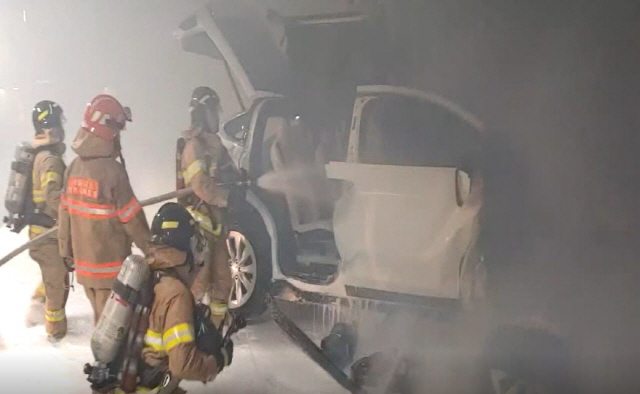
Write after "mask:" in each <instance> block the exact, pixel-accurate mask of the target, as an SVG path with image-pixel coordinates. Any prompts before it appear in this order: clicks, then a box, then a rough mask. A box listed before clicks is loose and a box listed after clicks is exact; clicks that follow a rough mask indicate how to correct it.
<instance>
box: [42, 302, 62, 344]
mask: <svg viewBox="0 0 640 394" xmlns="http://www.w3.org/2000/svg"><path fill="white" fill-rule="evenodd" d="M45 320H46V322H45V324H44V328H45V330H46V331H47V337H48V339H49V342H58V341H59V340H61V339H62V338H64V337H65V335H67V316H66V314H65V311H64V308H63V309H60V310H57V311H50V310H47V311H45Z"/></svg>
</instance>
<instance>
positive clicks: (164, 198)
mask: <svg viewBox="0 0 640 394" xmlns="http://www.w3.org/2000/svg"><path fill="white" fill-rule="evenodd" d="M191 193H193V189H192V188H191V187H186V188H184V189H180V190H176V191H172V192H169V193H165V194H161V195H159V196H155V197H151V198H148V199H146V200H143V201H140V205H141V206H143V207H146V206H149V205H154V204H158V203H161V202H164V201H167V200H171V199H174V198H181V197H185V196H188V195H189V194H191ZM57 231H58V226H55V227H52V228H50V229H49V230H47V231H45V232H44V233H42V234H40V235H38V236H37V237H35V238H33V239H32V240H30V241H29V242H26V243H24V244H23V245H21V246H20V247H18V248H16V249H14V250H13V251H12V252H11V253H9V254H7V255H6V256H4V257H3V258H2V259H0V267H1V266H2V265H4V264H5V263H7V262H8V261H10V260H11V259H13V258H14V257H16V256H17V255H19V254H20V253H22V252H24V251H25V250H27V249H29V248H31V247H33V246H36V245H40V244H41V243H43V242H44V241H46V240H47V239H49V238H50V237H51V236H52V235H54V234H55V233H56V232H57Z"/></svg>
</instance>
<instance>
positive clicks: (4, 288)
mask: <svg viewBox="0 0 640 394" xmlns="http://www.w3.org/2000/svg"><path fill="white" fill-rule="evenodd" d="M26 240H27V237H26V236H25V235H24V234H22V235H17V234H14V233H11V232H9V231H8V230H7V229H1V230H0V255H4V254H5V253H8V252H10V251H11V250H12V249H13V248H14V247H16V246H19V245H20V244H21V243H22V242H25V241H26ZM39 281H40V270H39V268H38V266H37V264H36V263H35V262H34V261H32V260H31V259H30V258H29V255H28V253H26V252H25V253H23V254H22V255H20V256H18V257H16V258H15V259H14V260H12V261H11V262H9V263H7V264H5V265H4V266H2V267H0V337H1V338H2V340H3V341H4V346H5V347H4V349H3V350H0V393H2V394H14V393H16V394H18V393H20V394H31V393H48V394H58V393H65V394H76V393H77V394H80V393H84V394H86V393H89V392H90V388H89V383H88V382H87V381H86V377H85V375H84V374H83V372H82V370H83V365H84V364H85V363H87V362H92V360H93V357H92V355H91V351H90V349H89V341H90V337H91V330H92V312H91V306H90V304H89V302H88V300H87V299H86V297H85V295H84V291H83V289H82V286H79V285H77V284H76V290H75V292H71V294H70V296H69V302H68V304H67V317H68V320H69V335H68V336H67V337H66V338H65V339H63V340H62V341H61V342H60V343H58V344H55V345H54V344H51V343H49V342H48V341H47V339H46V334H45V331H44V328H43V327H42V326H39V327H33V328H26V327H25V324H24V319H25V315H26V312H27V310H28V308H29V303H30V297H31V294H32V292H33V291H34V289H35V287H36V286H37V284H38V283H39ZM235 343H236V348H235V356H234V362H233V364H232V365H231V366H230V367H229V368H227V369H225V371H223V373H222V374H221V375H220V376H219V377H218V378H217V379H216V381H215V382H212V383H209V384H207V385H206V386H205V385H203V384H202V383H199V382H186V383H183V384H182V386H183V387H184V388H185V389H187V390H188V391H189V393H193V394H205V393H211V392H213V391H215V392H216V393H221V394H224V393H234V394H243V393H244V394H269V393H273V394H276V393H318V394H329V393H343V392H344V390H342V389H341V388H340V387H339V386H338V385H337V384H336V383H334V382H333V381H332V380H331V379H330V378H328V377H327V375H326V373H325V372H324V371H322V370H321V369H320V368H319V367H318V366H316V365H315V364H313V363H312V362H311V361H309V359H308V358H307V356H305V355H304V354H303V353H302V352H301V351H300V350H298V349H297V348H295V347H293V346H292V345H291V342H290V341H289V339H288V338H286V337H285V336H284V334H282V333H281V332H280V331H279V329H278V328H277V327H276V326H275V325H274V324H273V323H266V324H261V325H258V326H250V327H248V328H246V329H245V330H243V331H242V332H240V333H238V334H237V336H236V337H235Z"/></svg>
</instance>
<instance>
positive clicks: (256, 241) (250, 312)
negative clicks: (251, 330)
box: [227, 204, 272, 321]
mask: <svg viewBox="0 0 640 394" xmlns="http://www.w3.org/2000/svg"><path fill="white" fill-rule="evenodd" d="M232 216H233V218H232V220H231V224H230V225H229V228H228V232H227V248H228V250H229V255H230V257H231V261H230V269H231V280H232V288H231V294H230V297H229V308H230V309H231V310H232V311H234V312H235V313H238V314H240V315H242V316H243V317H245V318H246V319H250V321H254V320H257V319H258V318H259V317H260V316H261V315H263V313H264V312H265V310H266V308H267V294H268V293H269V289H270V285H271V275H272V268H271V243H270V238H269V233H268V232H267V228H266V226H265V224H264V222H263V220H262V217H261V216H260V214H259V213H258V212H257V211H256V210H255V209H253V207H251V206H250V205H248V204H243V206H242V209H234V212H233V215H232ZM238 240H240V243H241V244H243V245H242V246H241V247H240V254H242V252H243V251H245V250H248V251H249V252H252V253H251V255H252V256H250V257H249V258H251V259H253V262H252V264H254V267H253V270H252V276H253V277H252V278H251V280H252V281H253V283H252V285H253V289H252V291H251V294H250V295H249V296H248V298H247V297H246V295H245V297H244V298H241V301H240V302H237V299H238V295H239V294H238V293H236V291H237V287H238V285H240V286H241V290H242V291H244V290H247V287H246V286H245V283H246V281H245V282H242V281H240V282H239V279H238V278H237V275H238V274H239V273H238V267H239V266H242V264H241V262H239V261H238V260H239V258H238V257H237V256H238V253H236V250H235V249H236V247H237V245H238ZM234 264H235V268H236V269H235V272H234ZM245 264H246V262H245ZM246 274H247V273H246V272H245V276H244V279H245V280H247V279H248V278H249V275H246Z"/></svg>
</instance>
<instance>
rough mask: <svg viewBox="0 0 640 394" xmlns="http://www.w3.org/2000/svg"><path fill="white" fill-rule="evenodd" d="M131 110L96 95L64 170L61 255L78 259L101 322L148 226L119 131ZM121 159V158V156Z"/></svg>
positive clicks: (80, 273)
mask: <svg viewBox="0 0 640 394" xmlns="http://www.w3.org/2000/svg"><path fill="white" fill-rule="evenodd" d="M128 121H131V111H130V110H129V108H127V107H123V106H122V104H120V102H118V100H116V99H115V98H114V97H112V96H109V95H106V94H101V95H98V96H96V97H95V98H94V99H93V100H91V102H90V103H89V104H87V107H86V109H85V112H84V118H83V121H82V126H81V127H80V130H78V133H77V135H76V137H75V139H74V141H73V143H72V146H71V147H72V149H73V150H74V152H76V153H77V155H78V157H77V158H76V159H74V160H73V161H72V162H71V164H70V165H69V167H68V168H67V170H66V172H65V185H64V189H63V193H62V196H61V202H60V218H59V221H60V225H59V230H58V242H59V244H60V254H61V255H62V256H63V257H64V258H67V259H73V263H74V266H75V270H76V274H77V277H78V283H80V284H81V285H83V286H84V288H85V292H86V294H87V297H88V298H89V301H90V302H91V306H92V308H93V312H94V323H95V322H97V320H98V318H99V317H100V314H101V313H102V309H103V307H104V304H105V303H106V301H107V297H108V296H109V293H110V290H111V286H112V284H113V282H114V280H115V278H116V276H117V275H118V272H119V271H120V266H121V265H122V262H123V261H124V259H125V258H126V257H127V256H129V255H130V254H131V242H132V241H133V242H134V243H135V244H136V245H137V246H138V247H139V248H140V249H142V251H143V252H144V251H146V249H147V245H148V242H149V237H150V235H149V226H148V224H147V220H146V218H145V216H144V212H143V211H142V207H141V206H140V203H139V202H138V199H137V198H136V196H135V194H134V193H133V190H132V188H131V184H130V183H129V177H128V175H127V171H126V168H125V166H124V160H123V159H122V154H121V146H120V132H121V131H122V130H124V128H125V126H126V122H128ZM118 158H120V161H118Z"/></svg>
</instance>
